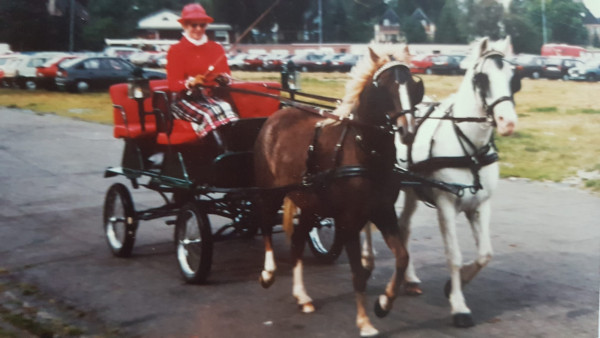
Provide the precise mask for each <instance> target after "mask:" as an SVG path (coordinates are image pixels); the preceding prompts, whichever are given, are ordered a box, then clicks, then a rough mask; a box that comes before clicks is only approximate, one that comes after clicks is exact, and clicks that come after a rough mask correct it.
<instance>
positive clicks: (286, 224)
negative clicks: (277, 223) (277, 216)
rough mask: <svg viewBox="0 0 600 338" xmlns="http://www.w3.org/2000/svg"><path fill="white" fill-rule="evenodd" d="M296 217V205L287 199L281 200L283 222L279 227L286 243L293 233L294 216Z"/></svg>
mask: <svg viewBox="0 0 600 338" xmlns="http://www.w3.org/2000/svg"><path fill="white" fill-rule="evenodd" d="M295 215H296V204H294V202H293V201H292V200H291V199H290V198H289V197H286V198H284V199H283V220H282V222H281V226H282V227H283V231H284V232H285V235H286V238H287V240H288V243H289V242H290V241H291V238H292V233H294V216H295Z"/></svg>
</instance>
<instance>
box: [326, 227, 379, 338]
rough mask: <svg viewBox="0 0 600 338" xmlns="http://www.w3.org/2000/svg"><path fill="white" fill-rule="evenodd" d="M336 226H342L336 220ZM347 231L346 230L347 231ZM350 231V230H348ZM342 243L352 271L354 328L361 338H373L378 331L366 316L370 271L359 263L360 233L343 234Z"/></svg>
mask: <svg viewBox="0 0 600 338" xmlns="http://www.w3.org/2000/svg"><path fill="white" fill-rule="evenodd" d="M336 224H342V223H340V222H338V220H337V219H336ZM347 231H348V230H347ZM350 231H352V230H350ZM343 235H344V239H345V240H344V243H345V246H346V254H347V255H348V261H349V263H350V268H351V270H352V285H353V286H354V292H355V294H356V312H357V313H356V326H358V329H359V330H360V336H361V337H373V336H376V335H378V334H379V331H377V329H376V328H375V327H374V326H373V325H372V324H371V320H370V319H369V316H368V315H367V310H366V303H367V295H366V288H367V280H368V279H369V276H370V275H371V271H369V270H367V269H365V268H364V267H363V266H362V263H361V259H360V258H361V257H360V233H358V232H356V233H348V232H346V233H344V234H343Z"/></svg>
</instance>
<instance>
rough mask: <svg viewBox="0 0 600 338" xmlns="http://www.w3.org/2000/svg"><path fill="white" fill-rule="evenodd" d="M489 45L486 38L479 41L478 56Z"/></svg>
mask: <svg viewBox="0 0 600 338" xmlns="http://www.w3.org/2000/svg"><path fill="white" fill-rule="evenodd" d="M488 45H489V39H488V38H487V37H485V38H483V39H481V41H480V42H479V56H482V55H483V54H484V53H485V52H486V51H487V50H488Z"/></svg>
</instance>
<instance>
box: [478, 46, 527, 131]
mask: <svg viewBox="0 0 600 338" xmlns="http://www.w3.org/2000/svg"><path fill="white" fill-rule="evenodd" d="M473 53H474V55H473V56H472V57H473V59H474V60H476V61H475V64H474V66H473V67H472V68H471V69H469V71H468V73H467V75H466V77H469V76H470V77H471V79H472V81H471V84H472V88H473V91H474V92H475V93H476V95H475V96H476V100H478V105H479V107H480V110H481V112H482V113H485V114H486V115H487V116H488V117H490V118H493V120H494V122H495V125H496V128H497V130H498V133H499V134H500V135H502V136H507V135H511V134H512V133H513V132H514V130H515V127H516V125H517V113H516V111H515V101H514V94H515V93H516V92H518V91H519V90H520V89H521V80H520V78H519V77H518V75H517V74H516V73H515V71H514V67H513V66H512V64H511V63H509V62H508V61H506V59H505V58H506V57H508V56H510V55H511V54H512V44H511V40H510V36H509V37H506V39H504V40H500V41H498V42H496V43H495V44H492V43H491V42H489V41H488V39H487V38H484V39H482V40H481V41H480V42H479V44H478V46H477V47H476V48H475V49H474V50H473Z"/></svg>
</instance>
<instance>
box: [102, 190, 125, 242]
mask: <svg viewBox="0 0 600 338" xmlns="http://www.w3.org/2000/svg"><path fill="white" fill-rule="evenodd" d="M109 203H110V205H109V210H110V214H109V215H107V218H106V224H105V229H106V238H108V242H109V244H110V246H111V247H113V248H114V249H115V250H119V249H121V248H122V247H123V242H124V241H125V232H126V231H127V227H126V222H127V221H128V220H127V217H126V215H125V207H124V205H123V199H122V198H121V196H120V195H119V194H117V193H115V194H113V195H112V196H111V199H110V201H109Z"/></svg>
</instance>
